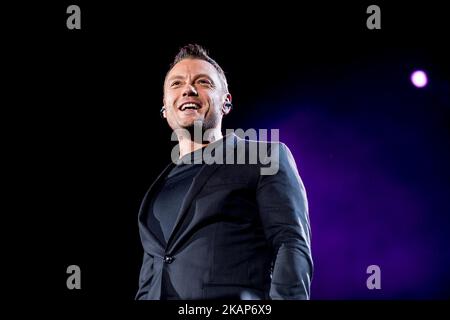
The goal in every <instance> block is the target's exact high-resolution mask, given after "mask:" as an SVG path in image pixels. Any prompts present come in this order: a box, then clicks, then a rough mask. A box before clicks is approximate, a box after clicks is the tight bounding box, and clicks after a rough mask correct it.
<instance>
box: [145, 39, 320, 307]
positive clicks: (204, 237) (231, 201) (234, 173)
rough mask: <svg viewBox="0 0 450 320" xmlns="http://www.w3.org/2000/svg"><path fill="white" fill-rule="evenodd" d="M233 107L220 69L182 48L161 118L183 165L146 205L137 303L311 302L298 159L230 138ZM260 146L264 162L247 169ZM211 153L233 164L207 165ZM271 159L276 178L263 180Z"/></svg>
mask: <svg viewBox="0 0 450 320" xmlns="http://www.w3.org/2000/svg"><path fill="white" fill-rule="evenodd" d="M231 99H232V97H231V95H230V93H229V92H228V86H227V81H226V77H225V74H224V72H223V70H222V69H221V67H220V66H219V65H218V64H217V63H216V62H215V61H214V60H213V59H211V58H210V57H209V56H208V55H207V53H206V51H205V50H204V49H203V48H202V47H200V46H198V45H187V46H185V47H183V48H182V49H181V50H180V52H179V53H178V55H177V56H176V57H175V61H174V62H173V64H172V66H171V68H170V70H169V71H168V73H167V75H166V78H165V82H164V99H163V103H164V106H163V109H162V110H161V112H162V116H163V117H164V118H165V119H167V122H168V124H169V126H170V127H171V128H172V129H173V130H174V132H175V133H176V137H177V139H178V142H179V143H178V147H179V153H178V152H176V155H177V158H178V159H175V160H176V161H175V163H171V164H170V165H169V166H168V167H167V168H166V169H165V170H164V171H163V172H162V173H161V175H160V176H159V177H158V178H157V180H156V181H155V182H154V183H153V185H152V186H151V187H150V189H149V191H148V192H147V194H146V195H145V197H144V199H143V201H142V204H141V208H140V212H139V231H140V235H141V240H142V245H143V248H144V258H143V263H142V268H141V272H140V279H139V290H138V293H137V295H136V299H223V298H231V299H309V297H310V284H311V277H312V272H313V262H312V258H311V248H310V225H309V217H308V205H307V199H306V193H305V189H304V186H303V183H302V181H301V180H300V177H299V175H298V172H297V169H296V166H295V162H294V159H293V157H292V155H291V153H290V151H289V149H288V148H287V147H286V146H285V145H284V144H282V143H268V142H257V141H249V140H244V139H240V138H238V137H237V136H236V135H234V134H229V135H226V136H225V137H223V136H222V132H221V122H222V117H223V116H225V115H227V114H228V113H229V112H230V110H231V107H232V105H231ZM196 130H201V135H200V138H198V136H197V137H196V132H195V131H196ZM253 147H257V149H258V150H259V151H265V152H266V153H264V152H261V153H259V154H265V156H264V157H263V159H259V160H260V161H256V162H253V163H243V161H242V160H245V159H250V157H251V156H252V155H254V154H255V152H254V150H256V149H254V148H253ZM177 150H178V149H177ZM252 150H253V151H252ZM206 151H208V152H209V153H208V154H210V155H211V156H210V157H209V160H211V157H214V159H216V160H217V159H218V158H219V160H220V157H221V155H222V157H223V159H225V158H226V159H227V161H215V162H213V163H211V161H206V158H205V157H204V155H205V154H206ZM239 151H243V152H239ZM273 155H276V156H277V157H276V159H272V158H273V157H272V156H273ZM217 156H218V157H217ZM230 159H231V160H232V161H228V160H230ZM268 159H269V160H272V161H271V162H273V163H276V167H277V168H276V169H277V170H273V171H272V172H269V173H267V172H266V174H263V169H264V168H263V167H264V165H265V164H267V160H268ZM233 160H234V161H233ZM247 162H248V161H247ZM266 169H267V168H266Z"/></svg>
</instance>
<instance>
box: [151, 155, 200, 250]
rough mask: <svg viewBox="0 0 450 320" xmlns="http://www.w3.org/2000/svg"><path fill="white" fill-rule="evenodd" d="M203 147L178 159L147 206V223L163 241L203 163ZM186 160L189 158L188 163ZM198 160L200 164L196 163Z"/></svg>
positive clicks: (166, 238)
mask: <svg viewBox="0 0 450 320" xmlns="http://www.w3.org/2000/svg"><path fill="white" fill-rule="evenodd" d="M202 152H203V149H199V150H196V151H195V152H191V153H189V154H187V155H185V156H183V157H182V158H181V159H179V160H178V162H177V164H176V165H175V167H174V168H173V169H172V170H171V171H170V172H169V174H168V175H167V176H166V177H165V179H164V181H163V182H162V184H161V185H160V188H159V190H158V192H157V193H156V194H155V196H154V198H153V201H152V204H151V205H150V207H149V210H150V212H149V214H148V223H149V224H152V225H153V228H152V229H153V230H156V231H157V232H158V236H159V237H160V239H161V240H164V242H165V243H167V241H168V240H169V238H170V235H171V234H172V230H173V228H174V226H175V222H176V220H177V218H178V214H179V211H180V209H181V205H182V203H183V200H184V198H185V196H186V194H187V192H188V190H189V188H190V186H191V184H192V181H193V179H194V177H195V176H196V175H197V174H198V172H199V171H200V169H201V168H202V166H203V165H204V164H202V163H201V156H202ZM187 160H191V161H190V164H189V163H188V161H187ZM198 162H200V164H197V163H198Z"/></svg>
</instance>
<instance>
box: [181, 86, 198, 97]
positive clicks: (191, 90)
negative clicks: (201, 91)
mask: <svg viewBox="0 0 450 320" xmlns="http://www.w3.org/2000/svg"><path fill="white" fill-rule="evenodd" d="M197 95H198V92H197V90H196V89H195V87H194V86H193V85H192V84H189V83H188V84H186V86H185V87H184V89H183V97H191V96H197Z"/></svg>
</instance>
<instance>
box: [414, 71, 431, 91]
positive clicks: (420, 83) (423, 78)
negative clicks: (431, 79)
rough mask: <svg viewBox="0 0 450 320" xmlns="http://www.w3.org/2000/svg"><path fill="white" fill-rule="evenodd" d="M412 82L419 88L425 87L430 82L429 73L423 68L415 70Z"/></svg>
mask: <svg viewBox="0 0 450 320" xmlns="http://www.w3.org/2000/svg"><path fill="white" fill-rule="evenodd" d="M411 82H412V83H413V85H415V86H416V87H417V88H423V87H425V86H426V85H427V83H428V78H427V74H426V73H425V72H424V71H422V70H418V71H414V72H413V73H412V75H411Z"/></svg>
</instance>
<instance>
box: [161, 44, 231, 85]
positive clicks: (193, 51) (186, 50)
mask: <svg viewBox="0 0 450 320" xmlns="http://www.w3.org/2000/svg"><path fill="white" fill-rule="evenodd" d="M184 59H200V60H205V61H207V62H209V63H210V64H212V65H213V67H214V68H215V69H216V70H217V73H218V74H219V78H220V80H221V81H222V86H223V88H224V90H225V91H226V92H228V83H227V78H226V76H225V72H224V71H223V69H222V68H221V67H220V66H219V64H218V63H217V62H216V61H215V60H214V59H212V58H211V57H210V56H209V55H208V52H207V51H206V49H205V48H203V47H202V46H200V45H198V44H188V45H185V46H184V47H181V48H180V51H178V53H177V55H176V56H175V59H174V60H173V62H172V64H171V65H170V68H169V71H167V74H166V77H167V75H168V74H169V72H170V70H172V69H173V67H174V66H175V65H176V64H177V63H178V62H180V61H181V60H184Z"/></svg>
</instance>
